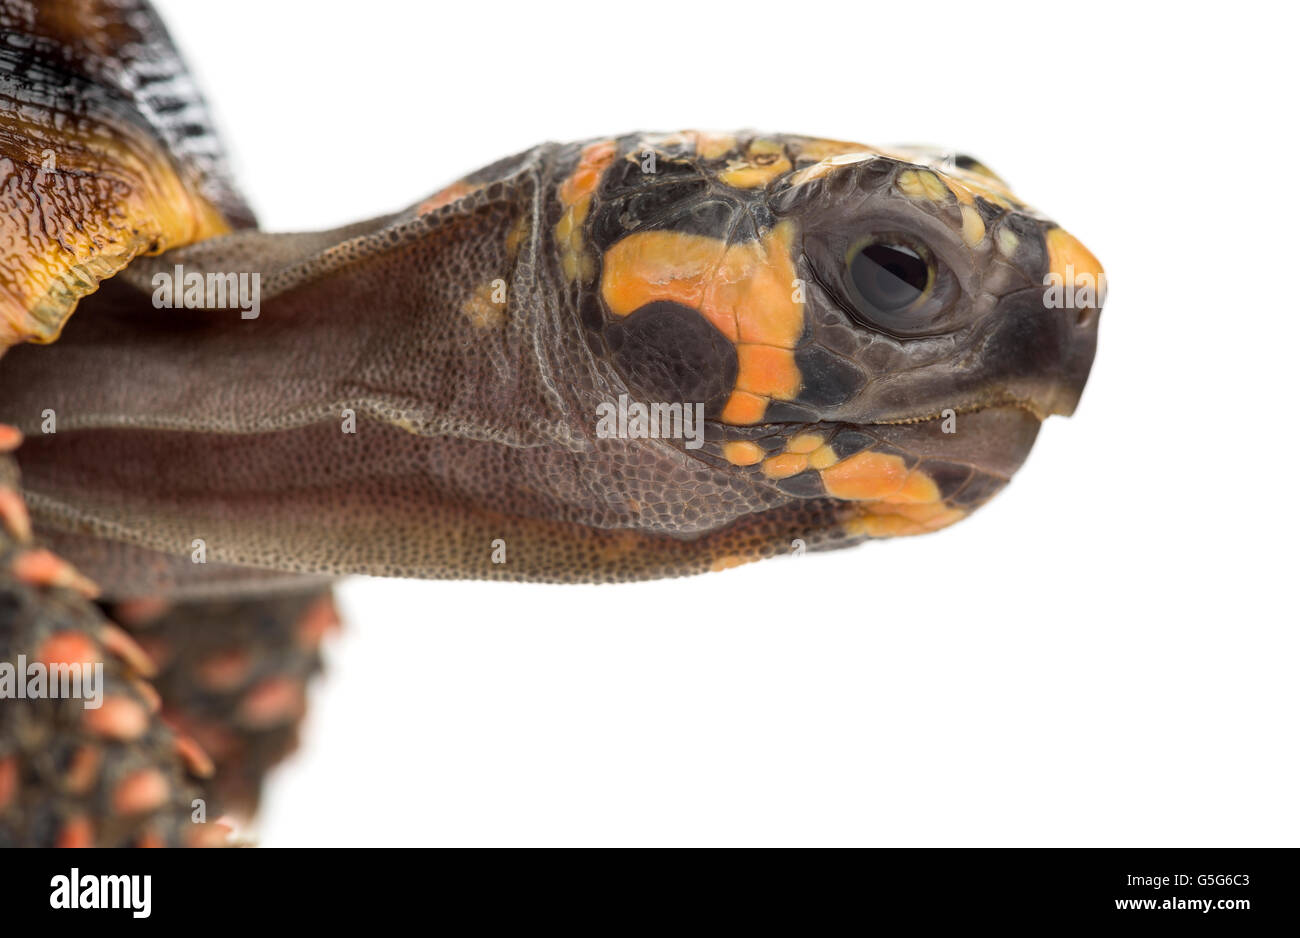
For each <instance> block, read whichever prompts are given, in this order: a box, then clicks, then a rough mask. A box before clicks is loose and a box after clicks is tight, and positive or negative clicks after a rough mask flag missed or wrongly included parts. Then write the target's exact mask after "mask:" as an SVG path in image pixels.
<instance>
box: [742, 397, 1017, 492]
mask: <svg viewBox="0 0 1300 938" xmlns="http://www.w3.org/2000/svg"><path fill="white" fill-rule="evenodd" d="M1040 412H1041V411H1040V410H1039V409H1038V408H1036V407H1033V406H1030V405H1029V404H1027V403H1026V402H1024V401H1019V400H1006V401H999V402H997V403H984V404H982V405H980V406H970V407H967V408H963V409H959V408H948V409H945V410H944V411H941V412H939V413H937V414H928V413H927V414H918V415H916V416H913V417H910V418H904V419H900V420H895V421H887V422H856V421H823V422H818V423H811V424H798V423H771V424H764V425H755V426H753V427H748V428H744V430H745V431H748V432H745V433H737V430H738V429H739V428H736V427H729V428H728V433H727V437H726V438H727V439H728V440H733V441H734V440H748V441H750V442H753V443H756V444H757V445H758V446H759V447H761V448H763V449H764V452H765V453H767V454H768V456H766V457H764V462H766V461H767V459H768V458H770V457H771V456H780V457H781V460H784V463H783V462H780V461H778V462H777V463H776V466H774V467H773V468H778V467H779V468H780V469H781V470H784V469H786V468H787V466H788V467H790V470H789V471H791V472H795V471H796V470H797V471H798V473H805V472H813V473H816V474H817V475H818V476H819V478H820V483H821V484H819V485H813V484H811V482H810V483H808V484H805V485H799V484H797V483H791V482H790V481H789V480H788V479H783V478H780V477H776V478H773V479H772V484H773V485H775V486H776V487H777V488H780V489H782V490H783V491H786V492H787V493H788V494H793V495H802V496H805V497H816V496H818V495H822V494H826V495H831V496H834V497H841V498H848V499H849V500H850V501H853V500H858V499H859V498H864V497H867V496H866V495H857V494H848V495H839V494H838V493H839V492H849V493H858V492H864V493H865V492H870V491H874V490H876V486H874V485H873V484H869V481H868V480H865V477H864V481H863V482H862V484H860V485H848V486H843V485H839V484H837V480H842V479H843V477H844V476H845V475H846V474H851V473H853V472H855V471H856V468H855V467H860V468H861V470H862V473H864V474H865V475H871V474H872V473H876V472H884V471H887V470H888V467H889V466H891V465H892V466H895V467H896V469H897V471H904V472H906V473H918V474H920V475H922V476H924V477H925V478H926V479H928V480H929V481H930V482H932V483H933V487H930V486H929V484H928V483H927V484H926V488H927V490H928V491H929V492H930V495H929V496H927V497H928V498H933V499H935V500H937V501H941V502H943V503H944V504H947V505H949V506H953V507H961V508H963V509H966V510H969V509H973V508H974V507H977V506H978V505H980V504H983V503H984V502H985V501H987V500H988V499H989V498H991V497H992V495H993V494H995V493H996V492H997V491H999V490H1000V489H1001V488H1002V487H1003V486H1004V485H1005V484H1006V483H1007V482H1008V481H1009V480H1010V478H1011V476H1012V475H1014V474H1015V472H1016V471H1017V470H1018V469H1019V468H1020V467H1021V465H1023V464H1024V461H1025V459H1026V458H1027V457H1028V455H1029V451H1030V449H1031V448H1032V447H1033V444H1034V441H1035V440H1036V439H1037V436H1038V430H1039V427H1040V426H1041V425H1042V420H1041V418H1040V416H1039V414H1040ZM804 441H808V445H806V446H805V445H801V444H803V443H804ZM813 441H815V443H814V442H813ZM814 446H815V448H816V452H817V453H819V454H821V458H816V457H815V456H814V454H813V450H812V449H811V447H814ZM783 451H784V455H783ZM800 452H804V453H808V456H807V457H806V458H807V464H806V466H805V464H804V463H803V462H802V461H801V459H800V458H799V457H798V456H797V454H798V453H800ZM872 454H874V456H873V455H872ZM791 455H793V456H794V457H795V458H793V459H791ZM769 478H771V476H769ZM881 484H882V486H883V485H884V483H883V482H882V483H881Z"/></svg>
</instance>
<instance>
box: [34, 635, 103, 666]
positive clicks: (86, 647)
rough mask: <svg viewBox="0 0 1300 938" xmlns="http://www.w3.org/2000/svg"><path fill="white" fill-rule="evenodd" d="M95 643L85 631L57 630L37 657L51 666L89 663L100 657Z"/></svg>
mask: <svg viewBox="0 0 1300 938" xmlns="http://www.w3.org/2000/svg"><path fill="white" fill-rule="evenodd" d="M98 657H99V656H98V649H97V648H96V647H95V643H94V642H92V641H91V640H90V637H89V636H88V635H86V634H85V633H84V632H73V631H71V630H64V631H62V632H55V633H54V634H53V635H51V636H50V637H49V638H47V639H46V640H45V642H44V643H43V644H42V645H41V647H40V648H39V649H38V650H37V652H36V659H37V660H38V661H40V662H41V664H43V665H45V666H46V667H49V666H51V665H56V664H77V665H89V664H93V663H94V662H95V661H96V660H97V659H98Z"/></svg>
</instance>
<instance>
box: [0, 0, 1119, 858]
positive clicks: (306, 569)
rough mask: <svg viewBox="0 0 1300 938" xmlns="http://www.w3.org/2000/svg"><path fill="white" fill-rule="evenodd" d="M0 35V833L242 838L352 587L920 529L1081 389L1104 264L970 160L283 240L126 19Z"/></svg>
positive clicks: (48, 12)
mask: <svg viewBox="0 0 1300 938" xmlns="http://www.w3.org/2000/svg"><path fill="white" fill-rule="evenodd" d="M0 27H3V34H4V39H3V42H2V43H0V102H2V104H3V106H2V109H0V160H2V161H3V178H4V184H3V188H2V189H0V208H2V211H0V231H2V232H3V236H2V237H0V250H2V251H3V265H2V266H0V339H2V341H0V347H4V348H7V349H8V352H7V354H5V356H4V361H3V363H0V421H3V423H4V428H3V431H0V451H3V454H4V455H3V456H0V521H2V522H3V524H0V697H3V699H0V843H6V844H34V845H48V844H61V845H80V844H99V845H134V844H142V845H143V844H168V845H200V844H220V843H225V842H226V839H227V834H226V829H225V828H224V827H223V826H222V825H221V824H218V823H216V822H215V819H216V818H217V817H218V816H219V814H220V813H221V812H231V813H233V814H250V813H251V812H252V811H254V810H255V809H256V805H257V799H258V792H259V790H260V786H261V782H262V779H263V776H264V774H265V772H266V771H267V769H268V768H269V767H270V766H271V765H272V764H274V763H275V762H276V761H277V760H279V759H280V758H282V757H283V756H284V755H285V754H286V753H287V752H288V751H289V750H290V749H291V748H292V746H293V743H294V738H295V732H296V727H297V724H298V721H299V720H300V718H301V716H302V713H303V707H304V688H305V686H306V684H307V681H308V680H309V679H310V678H311V677H312V675H313V674H314V673H315V672H316V671H317V670H319V667H320V658H319V650H318V649H319V645H320V642H321V640H322V638H323V637H324V636H325V635H326V634H327V633H329V632H330V630H331V629H332V628H334V627H335V625H336V623H337V617H336V615H335V612H334V609H333V605H332V602H331V584H332V582H333V581H334V579H335V578H337V577H339V576H341V575H344V574H349V573H367V574H377V575H382V576H397V577H422V578H475V579H482V580H528V581H541V582H553V583H573V582H599V583H612V582H618V581H628V580H638V579H648V578H655V577H671V576H681V575H686V574H695V573H702V572H705V571H716V570H721V569H725V568H728V567H732V566H735V565H736V564H740V563H745V562H749V561H753V560H757V559H760V558H765V557H772V556H776V555H782V554H788V553H791V552H792V551H799V552H802V551H804V550H807V551H819V550H826V549H834V548H840V547H848V546H851V545H856V544H859V543H861V542H863V541H866V540H875V539H881V538H887V537H892V536H899V535H910V534H919V533H926V532H931V531H935V530H938V529H940V528H943V527H945V526H947V525H950V524H952V523H954V522H956V521H958V520H960V519H962V518H964V517H966V516H968V515H970V514H971V513H972V512H974V511H975V510H976V509H977V508H979V507H981V506H982V505H983V504H984V503H986V502H987V501H988V500H989V499H990V498H992V497H993V496H994V495H995V494H996V493H997V492H998V491H999V490H1000V489H1001V488H1003V486H1005V485H1006V483H1007V482H1008V480H1009V479H1010V477H1011V475H1012V474H1013V473H1014V472H1015V471H1016V470H1017V469H1018V468H1019V466H1020V465H1021V463H1022V462H1023V460H1024V459H1025V457H1026V455H1027V453H1028V452H1029V449H1030V447H1031V446H1032V444H1033V442H1034V439H1035V436H1036V434H1037V431H1038V428H1039V426H1040V424H1041V423H1042V421H1043V420H1044V419H1046V418H1047V417H1048V416H1049V415H1052V414H1060V415H1069V414H1070V413H1072V412H1073V410H1074V408H1075V406H1076V404H1077V402H1078V400H1079V397H1080V394H1081V393H1082V390H1083V387H1084V384H1085V382H1086V380H1087V377H1088V373H1089V369H1090V367H1091V364H1092V360H1093V356H1094V352H1095V348H1096V339H1097V329H1098V320H1099V313H1100V308H1101V305H1102V298H1103V295H1104V290H1105V275H1104V273H1103V271H1102V268H1101V266H1100V264H1099V263H1098V262H1097V260H1096V258H1095V257H1094V256H1093V255H1092V254H1091V253H1090V252H1089V251H1088V250H1087V249H1086V248H1085V247H1084V246H1083V245H1082V244H1081V243H1080V242H1079V241H1078V240H1077V239H1075V238H1074V237H1073V236H1071V235H1070V234H1068V233H1067V232H1066V231H1065V230H1064V229H1062V228H1061V227H1059V226H1058V225H1056V224H1055V223H1053V222H1051V221H1049V220H1048V219H1047V218H1046V217H1044V216H1043V215H1042V214H1040V213H1039V212H1037V211H1036V210H1034V209H1032V208H1030V207H1029V206H1028V205H1026V204H1025V203H1024V202H1023V201H1021V200H1020V199H1019V198H1017V197H1016V196H1015V195H1014V194H1013V193H1012V192H1011V190H1010V189H1009V188H1008V186H1007V184H1006V183H1005V182H1004V181H1003V180H1002V179H1001V178H1000V177H999V176H997V175H996V174H995V173H994V172H993V171H992V170H990V169H989V168H988V167H986V166H985V165H984V164H982V163H980V162H979V161H977V160H975V159H973V158H972V157H969V156H966V155H964V154H960V153H957V152H953V151H948V150H943V149H939V148H930V147H918V146H906V147H893V148H884V147H875V146H867V145H864V144H860V143H855V142H848V141H838V140H830V139H822V138H815V137H807V136H798V135H791V134H768V133H759V132H752V131H743V132H736V133H717V132H705V131H687V132H677V133H625V134H621V135H615V136H610V137H602V138H597V139H592V140H586V141H581V142H575V143H568V144H556V143H545V144H542V145H540V146H536V147H533V148H532V149H529V150H527V151H525V152H522V153H519V154H517V155H514V156H510V157H507V158H505V159H502V160H500V161H498V162H496V163H493V164H492V165H490V166H487V167H485V168H483V169H481V170H478V171H477V172H474V173H471V174H470V175H468V176H465V177H463V178H461V179H459V180H458V181H456V182H454V183H452V184H451V185H449V186H446V187H444V188H442V189H441V190H438V191H437V192H435V193H434V194H432V195H430V196H429V197H427V198H425V199H423V200H421V201H420V202H418V203H416V204H415V205H413V206H411V207H409V208H407V209H405V210H403V211H399V212H396V213H393V214H388V215H384V216H381V217H378V218H375V219H373V220H370V221H363V222H359V223H356V224H351V225H347V226H345V227H342V228H338V229H334V230H330V231H322V232H312V233H301V234H276V233H267V232H263V231H261V230H259V229H258V228H257V225H256V222H255V218H254V215H253V213H252V212H251V211H250V209H249V207H248V206H247V204H246V203H245V201H244V200H243V198H242V197H241V196H240V195H239V193H238V190H237V189H236V187H235V185H234V183H233V181H232V179H231V175H230V173H229V171H228V169H227V164H226V160H225V157H224V155H223V151H222V148H221V145H220V143H219V141H218V138H217V135H216V133H215V132H214V130H213V127H212V125H211V122H210V120H209V118H208V117H207V115H206V111H205V109H204V104H203V101H202V98H201V97H200V95H199V93H198V92H197V90H196V89H195V86H194V84H193V82H192V81H191V79H190V78H189V76H188V73H187V72H186V70H185V67H184V65H183V63H182V61H181V58H180V56H179V55H178V53H177V51H176V50H175V48H174V47H173V45H172V43H171V41H170V39H169V38H168V35H167V33H166V31H165V29H164V27H163V25H162V23H161V22H160V21H159V18H158V17H157V15H156V14H155V13H154V11H153V10H152V9H151V8H150V7H149V5H148V4H147V3H146V2H145V0H52V2H51V0H42V2H41V3H40V4H39V5H36V4H34V3H31V2H27V0H6V2H5V3H3V4H0ZM74 311H78V312H77V315H76V316H73V315H72V313H73V312H74ZM24 440H25V442H23V441H24ZM20 442H22V445H21V447H20V446H19V444H20ZM19 469H21V478H20V476H19ZM20 660H25V661H27V662H30V663H35V664H37V665H39V666H41V667H44V668H45V669H46V672H45V673H47V674H50V675H53V674H56V673H57V672H59V671H60V669H62V673H67V672H69V671H70V670H71V669H72V666H74V665H76V666H85V668H86V669H88V670H86V671H85V674H87V675H89V674H90V673H91V671H90V670H89V669H91V668H92V666H93V665H96V664H98V665H101V666H102V683H101V685H100V687H99V692H100V700H99V704H100V705H99V706H97V707H91V706H88V704H89V703H90V701H88V700H82V699H75V698H63V697H55V696H52V695H49V696H46V697H40V696H39V694H33V695H27V696H26V697H25V698H24V699H15V698H17V697H19V696H21V695H20V694H19V693H16V690H17V688H18V687H21V686H22V685H23V675H24V673H30V672H22V671H21V669H15V668H10V669H9V672H8V673H9V682H8V683H7V684H6V682H5V669H4V663H6V662H9V663H15V664H16V663H18V662H19V661H20ZM30 666H31V665H29V667H30ZM88 680H89V678H88ZM33 697H35V698H36V699H32V698H33Z"/></svg>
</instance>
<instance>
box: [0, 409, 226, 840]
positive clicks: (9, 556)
mask: <svg viewBox="0 0 1300 938" xmlns="http://www.w3.org/2000/svg"><path fill="white" fill-rule="evenodd" d="M18 440H19V436H18V434H17V433H16V432H15V431H14V430H13V429H12V428H11V427H5V426H0V845H3V846H47V847H48V846H131V845H139V846H146V845H154V846H164V845H166V846H182V845H202V844H220V843H224V842H225V840H226V834H227V833H228V832H227V831H226V830H225V828H224V827H223V826H221V825H215V824H213V823H211V822H210V820H209V819H211V818H214V817H215V816H216V810H217V809H216V806H215V805H213V804H210V803H208V801H207V796H206V795H205V794H204V790H203V788H202V787H201V785H200V780H201V779H202V778H204V777H206V776H209V775H211V773H212V765H211V762H210V760H209V759H208V757H207V756H206V755H205V754H204V753H203V751H202V750H201V749H200V748H199V746H198V745H197V744H196V743H195V742H194V741H193V740H192V739H189V738H188V737H186V736H183V735H181V734H179V733H177V732H175V731H174V730H172V729H171V728H169V727H168V726H167V725H166V724H165V723H164V722H163V720H162V718H161V716H160V714H159V698H158V693H157V691H155V690H154V689H153V687H152V686H151V685H150V684H149V683H147V680H146V679H147V678H149V677H150V676H151V675H152V674H153V672H154V665H153V662H152V661H151V660H150V659H149V656H148V655H147V654H145V652H144V651H143V650H142V649H141V648H140V646H139V645H138V644H137V643H136V642H135V641H134V640H133V639H131V638H130V636H128V635H127V634H126V633H125V632H123V631H122V630H121V629H120V628H118V627H117V626H115V625H113V624H112V623H111V622H109V621H108V620H107V619H105V617H104V615H103V613H102V612H101V611H100V609H99V608H98V607H97V606H96V605H95V603H94V602H92V601H91V596H93V595H94V593H95V592H96V589H95V586H94V584H93V583H91V582H90V581H88V580H86V579H85V578H84V577H82V576H81V575H80V574H78V573H77V572H76V571H75V570H73V569H72V568H71V567H70V566H68V565H67V564H66V563H65V562H63V561H62V560H60V559H59V558H58V557H57V556H56V555H54V554H53V553H51V552H49V551H47V550H45V549H43V548H41V547H39V546H38V545H37V544H35V543H34V542H33V541H32V536H31V530H30V526H29V523H28V521H27V516H26V509H25V508H24V507H23V504H22V501H21V500H20V499H19V498H18V496H17V491H18V490H17V467H16V464H15V462H14V460H13V458H12V456H11V455H9V453H8V450H10V449H12V448H13V447H14V446H15V445H17V442H18ZM73 666H75V668H76V673H78V674H79V675H85V676H87V677H88V678H89V679H90V680H89V683H86V684H83V683H81V681H80V680H78V685H79V686H80V692H81V696H80V697H79V698H77V697H58V698H55V697H52V696H50V688H51V687H52V686H53V680H51V679H49V676H50V675H55V674H60V673H72V668H73ZM41 674H44V675H46V676H47V679H46V680H45V681H43V682H40V683H37V684H33V683H32V681H33V680H34V679H35V680H37V681H39V675H41ZM20 681H21V682H22V690H21V691H20V690H19V682H20ZM96 698H98V699H97V700H96ZM96 702H98V703H99V706H97V707H96V706H91V707H87V706H86V704H87V703H91V704H94V703H96Z"/></svg>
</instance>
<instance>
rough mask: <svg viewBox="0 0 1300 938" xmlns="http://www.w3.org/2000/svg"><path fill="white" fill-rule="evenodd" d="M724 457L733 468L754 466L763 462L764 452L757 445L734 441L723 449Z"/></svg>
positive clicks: (745, 441) (744, 441)
mask: <svg viewBox="0 0 1300 938" xmlns="http://www.w3.org/2000/svg"><path fill="white" fill-rule="evenodd" d="M722 455H723V457H725V458H726V460H727V462H729V463H731V464H732V465H733V466H753V465H756V464H757V463H758V462H759V461H760V460H762V458H763V450H762V449H761V448H760V447H759V446H758V444H757V443H750V442H749V441H747V440H733V441H732V442H730V443H727V444H725V445H724V446H723V447H722Z"/></svg>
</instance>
